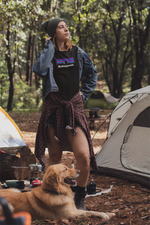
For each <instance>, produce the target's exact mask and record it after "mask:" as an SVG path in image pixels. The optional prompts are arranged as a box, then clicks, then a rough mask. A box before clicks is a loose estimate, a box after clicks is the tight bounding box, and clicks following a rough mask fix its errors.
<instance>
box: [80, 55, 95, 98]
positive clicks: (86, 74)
mask: <svg viewBox="0 0 150 225" xmlns="http://www.w3.org/2000/svg"><path fill="white" fill-rule="evenodd" d="M82 78H83V79H82V86H81V92H82V98H83V101H86V100H88V98H89V97H90V95H91V94H92V92H93V91H94V89H95V87H96V84H97V71H96V69H95V68H94V65H93V63H92V61H91V59H90V58H89V56H88V55H87V54H86V53H85V55H84V58H83V75H82Z"/></svg>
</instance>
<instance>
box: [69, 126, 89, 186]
mask: <svg viewBox="0 0 150 225" xmlns="http://www.w3.org/2000/svg"><path fill="white" fill-rule="evenodd" d="M76 130H77V134H76V135H72V134H71V133H70V132H69V131H68V130H67V137H68V140H69V142H70V144H71V147H72V150H73V152H74V156H75V158H76V160H77V169H79V170H80V176H79V177H78V178H77V183H78V185H79V186H80V187H85V186H86V184H87V181H88V177H89V171H90V153H89V144H88V140H87V137H86V135H85V133H84V132H83V130H82V129H81V128H80V127H76Z"/></svg>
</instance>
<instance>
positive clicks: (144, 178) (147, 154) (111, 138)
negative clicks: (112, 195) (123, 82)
mask: <svg viewBox="0 0 150 225" xmlns="http://www.w3.org/2000/svg"><path fill="white" fill-rule="evenodd" d="M117 109H118V110H117ZM118 118H119V119H118ZM96 161H97V165H98V167H99V173H100V174H104V173H105V174H107V175H111V176H116V177H119V178H122V179H128V180H131V181H132V182H137V183H140V184H142V185H144V186H146V187H148V188H150V86H148V87H145V88H142V89H139V90H137V91H134V92H130V93H128V94H126V95H125V96H124V97H123V99H121V101H120V103H119V106H118V105H117V107H116V109H115V110H114V111H113V113H112V116H111V119H110V124H109V129H108V137H107V140H106V141H105V143H104V145H103V147H102V149H101V150H100V152H99V153H98V154H97V155H96Z"/></svg>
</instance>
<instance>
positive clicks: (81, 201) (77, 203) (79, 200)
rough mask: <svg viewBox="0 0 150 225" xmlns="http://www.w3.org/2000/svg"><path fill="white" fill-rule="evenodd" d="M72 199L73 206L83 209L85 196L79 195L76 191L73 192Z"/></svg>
mask: <svg viewBox="0 0 150 225" xmlns="http://www.w3.org/2000/svg"><path fill="white" fill-rule="evenodd" d="M74 201H75V206H76V208H77V209H80V210H85V209H86V208H85V203H84V201H85V196H84V197H82V196H81V195H79V194H77V192H76V193H75V196H74Z"/></svg>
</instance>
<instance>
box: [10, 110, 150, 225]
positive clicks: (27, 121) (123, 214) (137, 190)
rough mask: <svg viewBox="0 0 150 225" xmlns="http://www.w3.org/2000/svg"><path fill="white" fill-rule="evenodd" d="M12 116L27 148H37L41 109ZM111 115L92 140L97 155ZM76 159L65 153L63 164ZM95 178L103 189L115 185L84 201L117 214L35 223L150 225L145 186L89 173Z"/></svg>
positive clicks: (103, 117) (148, 192) (34, 223)
mask: <svg viewBox="0 0 150 225" xmlns="http://www.w3.org/2000/svg"><path fill="white" fill-rule="evenodd" d="M110 113H111V111H110V110H103V111H102V112H101V119H100V121H98V122H95V126H94V129H92V130H91V131H90V132H91V136H92V137H93V135H94V134H95V131H96V130H97V129H98V128H99V126H100V125H101V124H102V123H103V122H104V120H106V119H107V118H108V117H109V115H110ZM9 115H10V116H11V117H12V119H13V120H14V121H15V122H16V124H17V125H18V127H19V128H20V130H21V131H22V134H23V139H24V141H25V143H26V144H27V145H28V147H29V148H30V149H31V150H32V151H34V144H35V136H36V131H37V126H38V122H39V118H40V113H39V112H34V113H15V112H11V113H9ZM108 124H109V118H108V119H107V120H106V122H105V123H104V125H103V126H102V127H101V128H100V130H99V131H98V132H97V134H96V135H95V137H94V139H93V147H94V152H95V154H97V153H98V152H99V151H100V150H101V148H102V146H103V144H104V142H105V139H106V136H107V129H108ZM73 160H74V155H73V153H70V152H64V153H63V157H62V163H64V164H65V165H67V166H68V167H70V166H71V162H72V161H73ZM47 166H48V155H47V154H46V167H47ZM91 179H94V181H95V182H96V187H97V188H100V189H101V191H103V190H106V189H109V188H110V186H113V187H112V189H111V191H110V192H109V193H105V194H102V195H99V196H94V197H92V196H91V197H88V198H86V200H85V205H86V209H87V210H93V211H99V212H100V211H101V212H114V213H116V216H115V217H113V218H112V219H111V220H109V221H107V222H103V221H101V220H100V219H99V218H96V217H92V218H84V219H82V220H79V219H59V220H35V221H32V225H38V224H40V225H52V224H53V225H72V224H76V225H104V224H106V225H112V224H113V225H122V224H126V225H150V190H148V189H146V188H144V187H142V186H141V185H139V184H137V183H132V182H129V181H127V180H121V179H118V178H114V177H109V176H105V175H97V174H90V177H89V182H90V181H91Z"/></svg>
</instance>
